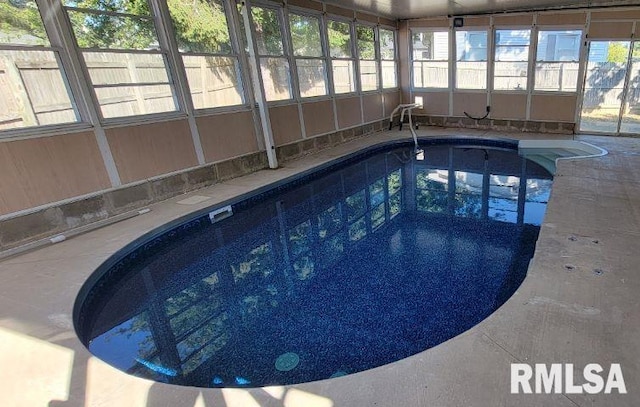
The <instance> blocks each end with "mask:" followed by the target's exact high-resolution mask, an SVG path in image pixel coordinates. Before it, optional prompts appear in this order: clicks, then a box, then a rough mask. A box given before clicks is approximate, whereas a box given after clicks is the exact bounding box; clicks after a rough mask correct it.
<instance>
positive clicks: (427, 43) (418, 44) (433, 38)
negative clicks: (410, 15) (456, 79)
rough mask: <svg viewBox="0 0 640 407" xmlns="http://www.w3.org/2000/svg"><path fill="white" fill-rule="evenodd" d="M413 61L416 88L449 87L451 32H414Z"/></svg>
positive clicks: (412, 42) (412, 43)
mask: <svg viewBox="0 0 640 407" xmlns="http://www.w3.org/2000/svg"><path fill="white" fill-rule="evenodd" d="M411 51H412V52H411V61H412V73H413V87H414V88H448V87H449V32H448V31H425V30H413V31H412V32H411Z"/></svg>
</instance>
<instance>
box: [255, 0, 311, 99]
mask: <svg viewBox="0 0 640 407" xmlns="http://www.w3.org/2000/svg"><path fill="white" fill-rule="evenodd" d="M256 7H258V8H263V9H268V10H273V11H274V12H275V13H276V16H277V19H278V24H279V25H280V40H281V41H282V55H266V54H261V53H260V52H259V51H260V50H259V47H258V44H257V41H256V38H257V37H256V26H255V23H254V21H253V14H252V10H253V9H254V8H256ZM247 11H248V13H249V20H250V23H251V27H250V28H251V35H252V36H253V41H254V44H255V52H256V57H257V59H258V71H259V73H260V86H262V92H263V93H264V95H265V100H266V102H267V105H268V106H279V105H290V104H292V103H293V102H297V101H298V100H299V98H298V93H299V92H298V91H297V90H296V89H298V78H297V74H296V75H291V73H292V72H294V69H295V66H294V65H293V61H292V59H293V58H292V55H291V54H292V51H291V42H290V41H289V38H288V37H289V19H288V18H287V13H286V12H285V8H284V7H283V6H282V5H278V4H273V3H267V2H265V1H253V2H251V6H250V8H249V10H247ZM265 58H267V59H283V60H285V61H286V62H287V64H288V65H289V69H288V75H289V98H287V99H278V100H268V99H267V92H266V88H265V87H264V78H263V77H262V64H261V62H262V60H263V59H265Z"/></svg>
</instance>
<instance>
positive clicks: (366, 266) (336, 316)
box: [79, 146, 551, 387]
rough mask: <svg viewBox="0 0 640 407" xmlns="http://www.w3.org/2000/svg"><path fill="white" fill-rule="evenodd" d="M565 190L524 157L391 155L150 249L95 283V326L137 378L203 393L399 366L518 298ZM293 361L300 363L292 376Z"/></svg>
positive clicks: (95, 334)
mask: <svg viewBox="0 0 640 407" xmlns="http://www.w3.org/2000/svg"><path fill="white" fill-rule="evenodd" d="M550 187H551V176H550V175H549V174H548V173H547V172H546V171H545V170H543V169H542V168H541V167H539V166H538V165H537V164H534V163H532V162H529V161H524V160H523V159H522V158H520V157H519V156H518V155H517V154H516V153H515V152H514V151H505V150H503V149H492V148H488V147H478V148H471V147H465V148H464V149H463V148H458V147H455V146H432V147H428V148H426V149H425V150H424V152H423V153H421V154H420V155H419V156H418V157H416V156H415V154H412V150H410V149H396V150H392V151H388V152H385V153H379V154H377V155H374V156H370V157H369V158H366V159H364V160H362V161H360V162H357V163H355V164H351V165H349V166H347V167H344V168H342V169H340V170H337V171H334V172H332V173H330V174H328V175H325V176H323V177H322V178H319V179H316V180H315V181H313V182H310V183H307V184H305V185H303V186H300V187H296V188H295V189H291V190H288V191H285V192H282V193H280V194H279V195H278V196H275V197H271V198H268V199H267V200H265V201H262V202H260V203H258V204H256V205H254V206H253V207H250V208H243V207H242V205H239V206H237V207H234V212H235V215H234V216H232V217H231V218H228V219H225V220H223V221H221V222H219V223H216V224H214V225H212V224H210V223H209V222H208V218H207V217H203V218H201V219H198V220H195V221H192V222H190V223H189V224H186V225H183V226H181V227H178V228H176V229H174V230H172V231H170V232H168V233H166V234H165V235H163V236H161V237H160V238H157V239H155V240H153V241H151V242H149V243H147V244H145V245H144V246H143V247H141V248H140V249H138V250H137V251H135V252H133V253H132V254H130V255H128V256H127V257H125V258H123V259H122V260H121V261H120V262H119V263H117V264H116V265H114V266H113V267H112V268H111V269H110V271H109V272H108V273H107V274H106V275H105V277H104V278H103V279H102V280H101V281H100V282H99V284H97V286H96V287H95V289H93V290H92V292H91V293H90V295H89V296H88V298H87V302H86V303H85V306H84V308H83V312H82V313H81V318H80V324H79V325H80V333H81V335H82V336H83V340H85V342H86V343H88V346H89V348H90V350H91V351H92V352H93V353H94V354H96V355H97V356H99V357H100V358H102V359H104V360H106V361H108V362H109V363H110V364H112V365H114V366H116V367H118V368H120V369H122V370H124V371H127V372H129V373H131V374H134V375H137V376H143V377H147V378H151V379H153V380H157V381H163V382H170V383H176V384H184V385H194V386H202V387H228V386H230V387H242V386H262V385H269V384H287V383H298V382H304V381H311V380H318V379H325V378H329V377H331V376H334V377H335V376H336V375H343V374H348V373H353V372H357V371H361V370H365V369H369V368H372V367H375V366H379V365H382V364H385V363H389V362H392V361H394V360H398V359H400V358H404V357H406V356H409V355H412V354H415V353H417V352H420V351H422V350H424V349H427V348H429V347H432V346H435V345H437V344H439V343H441V342H443V341H445V340H447V339H449V338H451V337H453V336H455V335H457V334H459V333H461V332H463V331H465V330H467V329H469V328H470V327H472V326H474V325H475V324H477V323H478V322H479V321H481V320H482V319H484V318H486V317H487V316H488V315H489V314H490V313H491V312H493V311H494V310H495V309H496V308H497V307H499V306H500V305H501V304H502V303H503V302H504V301H506V299H508V298H509V297H510V296H511V294H512V293H513V292H514V290H515V289H516V288H517V287H518V285H519V284H520V282H521V281H522V279H523V278H524V275H525V273H526V267H527V265H528V261H529V259H530V258H531V256H532V255H533V247H534V243H535V239H536V238H537V233H538V230H539V228H538V225H540V223H541V221H542V217H543V214H544V209H545V205H546V202H547V200H548V198H549V190H550ZM289 354H295V355H296V356H297V357H298V358H299V359H297V362H298V363H297V364H296V366H295V367H294V368H291V369H290V370H285V371H282V370H278V369H276V367H275V363H276V361H277V360H279V358H282V356H283V355H289Z"/></svg>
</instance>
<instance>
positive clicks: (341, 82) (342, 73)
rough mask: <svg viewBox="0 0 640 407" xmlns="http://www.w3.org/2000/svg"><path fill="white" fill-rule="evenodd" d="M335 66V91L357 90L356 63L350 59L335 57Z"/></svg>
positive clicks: (332, 63)
mask: <svg viewBox="0 0 640 407" xmlns="http://www.w3.org/2000/svg"><path fill="white" fill-rule="evenodd" d="M331 65H332V66H333V91H334V92H335V93H350V92H355V91H356V82H355V74H354V63H353V61H349V60H339V59H334V60H333V61H331Z"/></svg>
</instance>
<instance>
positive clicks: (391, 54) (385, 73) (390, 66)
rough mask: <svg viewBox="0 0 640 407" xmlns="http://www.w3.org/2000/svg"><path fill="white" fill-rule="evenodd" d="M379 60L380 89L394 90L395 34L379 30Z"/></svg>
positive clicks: (395, 84) (395, 80)
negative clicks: (380, 70) (380, 69)
mask: <svg viewBox="0 0 640 407" xmlns="http://www.w3.org/2000/svg"><path fill="white" fill-rule="evenodd" d="M378 31H379V33H380V59H381V62H380V64H381V66H382V87H383V88H385V89H386V88H395V87H396V86H398V78H397V76H396V72H397V70H398V69H397V62H396V39H395V32H393V31H391V30H385V29H384V28H380V29H379V30H378Z"/></svg>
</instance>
